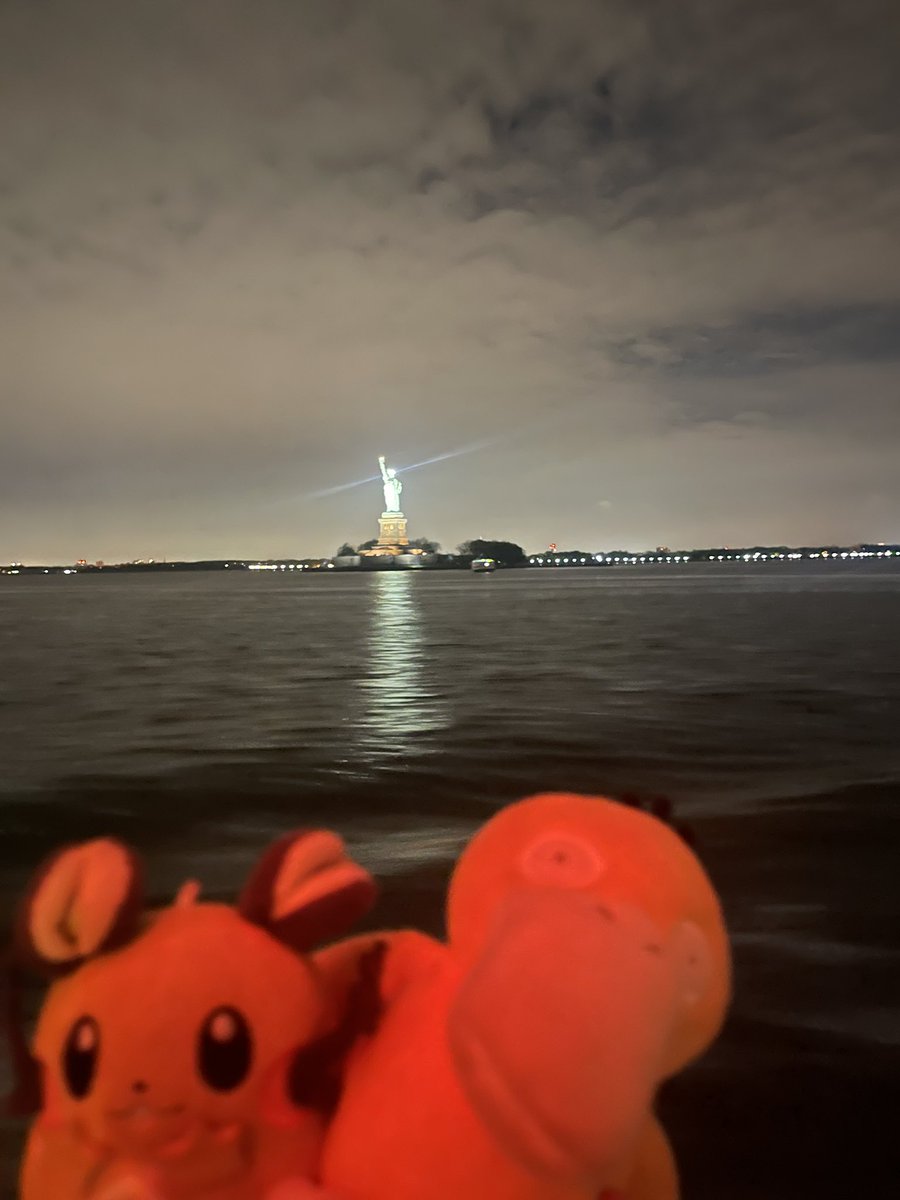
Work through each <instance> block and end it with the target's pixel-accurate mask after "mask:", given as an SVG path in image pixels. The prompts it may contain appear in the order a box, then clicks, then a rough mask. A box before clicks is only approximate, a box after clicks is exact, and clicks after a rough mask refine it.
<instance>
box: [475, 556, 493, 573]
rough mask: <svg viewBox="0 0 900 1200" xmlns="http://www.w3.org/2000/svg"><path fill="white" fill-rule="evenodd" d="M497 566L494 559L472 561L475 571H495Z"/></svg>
mask: <svg viewBox="0 0 900 1200" xmlns="http://www.w3.org/2000/svg"><path fill="white" fill-rule="evenodd" d="M496 565H497V564H496V562H495V561H494V559H492V558H474V559H473V560H472V570H473V571H493V569H494V568H495V567H496Z"/></svg>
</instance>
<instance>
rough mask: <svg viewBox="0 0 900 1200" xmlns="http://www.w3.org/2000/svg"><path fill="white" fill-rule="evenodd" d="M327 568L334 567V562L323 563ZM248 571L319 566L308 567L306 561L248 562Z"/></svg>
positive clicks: (287, 569) (305, 568) (293, 569)
mask: <svg viewBox="0 0 900 1200" xmlns="http://www.w3.org/2000/svg"><path fill="white" fill-rule="evenodd" d="M325 566H326V569H327V570H331V569H332V568H333V567H334V563H332V562H330V563H326V564H325ZM247 569H248V570H249V571H295V570H296V571H317V570H320V568H319V567H308V566H307V565H306V563H248V564H247Z"/></svg>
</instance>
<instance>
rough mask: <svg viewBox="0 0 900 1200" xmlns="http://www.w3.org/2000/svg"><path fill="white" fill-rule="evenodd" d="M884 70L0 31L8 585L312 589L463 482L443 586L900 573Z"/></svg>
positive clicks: (854, 57)
mask: <svg viewBox="0 0 900 1200" xmlns="http://www.w3.org/2000/svg"><path fill="white" fill-rule="evenodd" d="M898 63H900V8H898V6H897V3H896V0H845V2H844V3H837V2H833V0H677V2H676V0H621V2H614V0H610V2H607V0H369V2H367V3H364V2H361V0H240V2H239V0H206V2H204V0H191V2H185V0H174V2H172V0H104V2H94V0H0V263H2V269H0V313H2V320H0V410H2V425H0V562H9V561H17V560H21V561H25V562H42V561H44V562H46V561H51V562H71V561H73V560H74V559H77V558H82V557H84V558H87V559H89V560H91V561H93V560H95V559H104V560H106V561H109V562H115V561H120V560H127V559H132V558H139V557H144V558H146V557H157V558H158V557H162V556H167V557H169V558H204V557H222V556H226V555H235V556H238V555H241V556H249V555H253V556H266V557H268V556H280V555H285V556H286V555H292V556H293V555H297V556H302V555H306V554H310V555H313V554H329V553H334V551H335V550H336V548H337V546H338V545H339V544H340V543H341V542H343V541H344V540H345V539H347V540H350V541H352V542H359V541H362V540H363V539H365V538H369V537H373V536H375V535H376V534H377V520H376V518H377V516H378V513H379V512H380V509H381V501H382V495H381V486H380V481H373V482H370V483H368V484H367V485H365V486H362V487H357V488H351V489H348V490H343V491H331V489H334V488H338V487H340V485H342V484H346V483H350V482H352V481H354V480H359V479H365V478H366V477H374V476H375V475H377V469H378V468H377V457H378V455H379V454H385V455H387V457H388V461H389V462H390V463H391V464H392V465H394V466H397V467H398V468H401V469H402V468H403V467H404V466H408V465H410V464H413V463H418V462H421V461H423V460H426V459H432V458H438V457H440V456H443V455H448V454H451V453H452V452H454V451H460V450H462V451H465V452H464V453H461V454H457V455H455V456H453V457H447V458H443V459H442V461H440V462H437V463H434V464H433V465H431V466H427V467H422V468H420V469H418V470H415V471H413V472H410V474H408V475H406V476H403V479H404V485H405V490H404V494H403V504H404V509H405V511H406V513H407V515H408V517H409V532H410V535H411V536H428V537H431V538H434V539H436V540H438V541H439V542H441V543H442V544H443V545H444V547H445V548H447V549H452V548H453V547H454V546H455V545H456V543H457V542H459V541H461V540H463V539H464V538H471V537H478V536H484V537H499V538H511V539H513V540H515V541H518V542H520V543H521V544H522V545H524V546H525V548H526V549H528V550H536V549H541V548H542V547H543V546H545V545H546V544H547V542H549V541H554V542H558V543H559V544H560V545H561V546H578V547H580V548H584V549H588V550H602V549H605V548H619V547H623V546H628V547H634V548H641V547H648V546H656V545H657V544H658V543H665V544H668V545H670V546H672V547H675V546H678V547H682V546H685V547H686V546H693V545H696V546H706V545H718V544H723V543H728V544H731V545H742V544H754V543H765V542H771V543H775V542H788V543H795V544H796V543H804V542H819V541H839V542H848V543H850V542H855V541H859V540H883V541H896V540H898V539H900V470H898V463H897V459H898V450H900V436H898V435H900V386H898V385H900V136H898V121H900V90H898V83H897V80H898V78H900V72H898ZM473 447H474V448H473ZM323 492H326V493H328V494H325V495H322V494H321V493H323Z"/></svg>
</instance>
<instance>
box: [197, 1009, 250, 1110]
mask: <svg viewBox="0 0 900 1200" xmlns="http://www.w3.org/2000/svg"><path fill="white" fill-rule="evenodd" d="M252 1057H253V1043H252V1041H251V1038H250V1030H249V1029H248V1027H247V1022H246V1021H245V1019H244V1018H243V1016H241V1014H240V1013H239V1012H238V1010H237V1009H236V1008H215V1009H213V1011H212V1012H211V1013H210V1014H209V1016H208V1017H207V1018H206V1020H205V1021H204V1022H203V1027H202V1028H201V1030H200V1039H199V1043H198V1045H197V1067H198V1069H199V1071H200V1074H201V1075H202V1076H203V1079H204V1080H205V1082H206V1083H208V1084H209V1086H210V1087H211V1088H212V1089H213V1090H214V1091H216V1092H230V1091H231V1090H232V1089H233V1088H236V1087H238V1086H239V1085H240V1084H242V1083H243V1082H244V1080H245V1079H246V1078H247V1074H248V1072H249V1070H250V1062H251V1059H252Z"/></svg>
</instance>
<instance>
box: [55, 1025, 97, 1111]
mask: <svg viewBox="0 0 900 1200" xmlns="http://www.w3.org/2000/svg"><path fill="white" fill-rule="evenodd" d="M99 1054H100V1029H99V1026H98V1025H97V1022H96V1021H95V1020H94V1018H93V1017H79V1018H78V1020H77V1021H76V1022H75V1024H74V1025H73V1026H72V1031H71V1033H70V1034H69V1036H68V1037H67V1038H66V1044H65V1046H64V1047H63V1053H62V1068H63V1078H64V1079H65V1081H66V1087H67V1088H68V1089H69V1091H70V1092H71V1093H72V1095H73V1096H74V1097H75V1099H76V1100H83V1099H84V1097H85V1096H86V1095H87V1094H88V1092H89V1091H90V1090H91V1084H92V1083H93V1082H94V1075H95V1074H96V1072H97V1058H98V1056H99Z"/></svg>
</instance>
